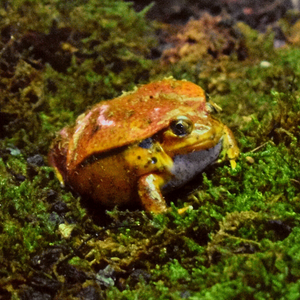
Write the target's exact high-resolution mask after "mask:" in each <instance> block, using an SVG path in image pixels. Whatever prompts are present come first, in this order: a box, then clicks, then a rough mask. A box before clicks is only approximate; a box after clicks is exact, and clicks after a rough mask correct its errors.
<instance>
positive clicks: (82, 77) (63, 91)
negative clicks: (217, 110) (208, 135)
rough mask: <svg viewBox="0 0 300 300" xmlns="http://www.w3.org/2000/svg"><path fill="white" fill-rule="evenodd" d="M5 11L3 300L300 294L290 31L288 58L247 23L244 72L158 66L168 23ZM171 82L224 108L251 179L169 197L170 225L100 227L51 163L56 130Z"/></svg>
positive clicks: (58, 6)
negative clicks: (160, 36)
mask: <svg viewBox="0 0 300 300" xmlns="http://www.w3.org/2000/svg"><path fill="white" fill-rule="evenodd" d="M0 15H1V21H0V26H1V28H0V29H1V48H2V49H1V50H0V55H1V57H0V66H1V79H0V86H1V95H0V105H1V106H0V107H1V111H0V113H1V122H0V125H1V132H0V138H1V140H0V205H1V211H0V218H1V223H0V237H1V238H0V274H1V278H0V295H1V297H0V298H1V299H9V298H12V299H19V298H21V299H33V298H35V299H102V298H105V299H146V298H147V299H299V298H300V292H299V291H300V256H299V253H300V242H299V241H300V217H299V212H300V204H299V203H300V193H299V191H300V180H299V178H300V168H299V164H300V150H299V139H300V135H299V129H300V128H299V126H300V112H299V111H300V94H299V88H300V64H299V61H300V49H299V48H298V47H297V41H298V40H299V38H297V35H296V33H295V31H293V30H292V29H291V28H290V27H288V22H287V21H286V20H285V21H283V22H282V24H283V25H284V26H283V29H284V30H285V31H286V32H287V34H290V35H291V36H292V38H293V39H292V41H296V42H295V43H294V44H293V43H292V44H289V45H287V46H285V47H284V48H281V49H277V50H274V48H273V34H272V32H267V33H266V34H264V35H262V34H258V33H257V32H255V31H254V30H251V29H250V28H249V27H247V26H245V25H244V24H237V25H236V26H235V29H234V30H235V32H236V33H237V32H238V33H239V35H237V34H236V35H235V36H238V37H237V39H239V42H240V43H241V44H242V45H243V47H244V49H245V50H246V52H247V55H246V56H245V57H244V59H243V60H242V61H241V60H239V57H238V54H237V53H236V52H234V51H233V52H232V53H231V55H224V54H220V55H217V56H216V55H215V57H213V56H212V55H209V54H208V55H206V54H205V55H203V57H202V58H201V57H200V58H199V57H196V58H195V57H191V56H189V60H188V61H186V60H184V59H179V60H178V61H176V63H174V64H172V63H161V61H159V60H158V61H152V60H150V59H149V58H147V57H149V53H150V49H151V47H153V46H154V45H155V42H154V38H155V26H157V24H156V25H155V26H154V25H153V24H151V23H150V22H149V21H146V20H145V18H144V13H143V12H142V13H139V14H137V13H135V12H134V11H133V10H132V9H131V7H130V5H129V4H128V3H124V2H121V1H111V0H110V1H102V4H101V5H99V2H98V1H93V0H90V1H79V0H78V1H73V2H62V1H55V0H52V1H42V2H41V1H21V0H19V1H13V2H5V4H3V5H2V6H1V7H0ZM297 26H298V25H296V28H297ZM29 32H30V34H29ZM70 32H71V33H70ZM24 36H25V37H26V38H24ZM53 36H55V37H57V38H60V43H59V45H57V46H56V48H55V47H54V48H52V52H51V51H50V52H51V53H48V52H47V49H48V47H49V46H50V45H49V44H47V39H49V37H53ZM66 37H67V38H66ZM137 37H139V38H137ZM28 40H29V41H30V43H29V46H26V45H27V44H26V43H25V41H28ZM220 40H221V41H223V40H224V37H222V39H220ZM43 41H44V42H45V45H43ZM215 46H216V45H215ZM20 49H22V50H20ZM36 49H38V50H39V51H35V50H36ZM216 49H217V50H218V49H222V47H221V46H220V47H219V46H218V47H217V46H216ZM217 50H216V51H217ZM202 53H206V51H202ZM264 61H265V62H264ZM62 62H63V63H62ZM60 63H61V64H60ZM169 75H173V76H174V77H175V78H178V79H188V80H191V81H193V82H195V83H197V84H199V85H201V86H202V87H203V88H204V89H205V90H206V91H207V92H208V93H209V95H210V97H211V99H212V100H213V101H215V102H216V103H217V104H219V105H220V106H221V107H222V108H223V112H222V113H221V114H220V118H222V121H224V123H226V124H228V126H229V127H230V128H232V130H233V131H234V134H235V136H236V137H237V140H238V143H239V146H240V148H241V156H240V159H239V160H238V162H237V167H236V169H234V170H232V169H231V168H230V166H229V164H228V162H223V163H221V164H216V165H214V166H212V167H211V168H210V169H209V170H207V171H206V172H205V173H204V174H203V176H200V177H199V178H198V179H196V180H195V182H194V184H195V185H197V186H198V188H197V189H195V190H193V192H191V186H192V185H189V188H186V190H183V192H182V195H181V196H180V197H179V199H178V196H175V195H170V196H169V197H168V199H169V201H170V202H171V204H170V205H171V206H172V207H173V211H172V212H169V213H167V214H164V215H157V216H154V215H151V214H147V213H145V212H143V211H121V210H118V209H117V208H116V209H114V210H112V211H110V212H107V213H106V214H103V213H102V214H101V218H102V219H100V217H98V219H97V218H96V217H95V216H92V215H91V214H90V213H89V212H88V211H87V210H86V209H85V208H84V207H83V205H82V203H81V202H80V199H79V197H76V196H75V195H72V194H71V193H70V192H69V191H67V190H66V189H63V188H61V187H60V185H59V183H58V181H57V180H56V179H55V177H54V173H53V170H52V169H51V168H50V167H48V166H47V163H46V155H47V151H48V149H49V146H50V143H51V141H52V139H53V137H54V136H55V132H57V131H58V130H59V129H60V128H62V127H63V126H64V125H65V124H68V123H70V122H73V121H74V120H75V118H76V117H77V116H78V114H80V113H81V112H83V111H84V110H85V109H86V107H88V106H89V105H92V104H94V103H97V102H99V101H100V100H103V99H109V98H113V97H114V96H116V95H119V94H120V93H121V91H122V90H129V89H131V88H132V87H133V86H134V85H136V84H139V83H145V82H148V81H150V80H154V79H157V78H161V77H164V76H169ZM187 191H190V193H188V192H187ZM185 205H191V206H193V210H188V211H187V212H186V213H184V214H183V215H179V214H178V213H177V208H178V207H182V206H185Z"/></svg>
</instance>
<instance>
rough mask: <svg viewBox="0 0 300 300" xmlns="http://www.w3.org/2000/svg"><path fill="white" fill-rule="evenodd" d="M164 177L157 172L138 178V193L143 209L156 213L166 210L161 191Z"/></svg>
mask: <svg viewBox="0 0 300 300" xmlns="http://www.w3.org/2000/svg"><path fill="white" fill-rule="evenodd" d="M163 183H164V179H163V178H162V177H161V176H159V175H157V174H147V175H143V176H141V177H140V178H139V181H138V193H139V196H140V199H141V203H142V205H143V207H144V209H145V210H147V211H151V212H154V213H156V214H159V213H163V212H166V211H167V205H166V201H165V199H164V197H163V195H162V193H161V189H160V188H161V186H162V185H163Z"/></svg>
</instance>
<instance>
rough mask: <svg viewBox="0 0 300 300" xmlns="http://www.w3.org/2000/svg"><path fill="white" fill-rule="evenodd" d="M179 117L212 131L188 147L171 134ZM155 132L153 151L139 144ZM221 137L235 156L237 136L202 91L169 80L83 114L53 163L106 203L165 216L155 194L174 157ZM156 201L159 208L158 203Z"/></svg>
mask: <svg viewBox="0 0 300 300" xmlns="http://www.w3.org/2000/svg"><path fill="white" fill-rule="evenodd" d="M179 115H181V116H187V117H188V118H189V120H190V121H191V122H192V123H194V124H198V125H197V126H198V127H199V126H200V127H199V128H200V129H201V126H203V128H211V129H210V130H209V132H208V133H207V134H206V135H202V136H199V138H198V137H197V136H196V139H195V138H194V140H197V143H195V142H193V143H195V144H189V143H191V142H189V140H187V139H186V140H185V139H184V138H181V137H180V138H179V137H178V136H175V135H174V134H173V135H172V132H169V131H170V130H169V129H168V127H169V125H170V122H172V121H173V120H174V119H175V118H177V117H178V116H179ZM199 124H200V125H199ZM195 126H196V125H195ZM155 134H157V135H160V138H159V139H158V140H159V142H157V145H156V146H155V147H154V148H153V149H152V150H151V151H150V150H147V149H142V148H141V147H138V146H137V145H138V144H139V142H141V141H142V140H144V139H146V138H149V137H152V136H153V135H155ZM222 136H226V138H225V140H226V142H225V143H226V146H225V147H226V148H232V149H233V150H234V151H233V152H232V151H231V152H232V153H230V154H229V153H228V156H229V158H231V159H234V158H236V157H237V155H238V148H237V146H236V144H235V140H234V137H233V135H232V133H231V131H230V130H229V129H228V128H227V127H226V126H225V125H223V124H222V123H221V122H219V121H217V120H215V119H213V118H211V117H210V115H209V111H208V106H207V103H206V99H205V93H204V91H203V90H202V89H201V87H199V86H197V85H195V84H193V83H191V82H188V81H178V80H174V79H172V78H169V79H164V80H162V81H158V82H153V83H150V84H147V85H144V86H141V87H140V88H138V89H137V90H136V91H133V92H130V93H126V94H124V95H122V96H120V97H118V98H115V99H113V100H108V101H103V102H100V103H99V104H96V105H95V106H94V107H93V108H92V109H91V110H89V111H87V112H86V113H85V114H83V115H81V116H79V117H78V119H77V120H76V124H75V126H73V127H66V128H64V129H63V130H62V131H61V132H60V134H59V136H58V138H57V139H56V141H54V143H53V145H52V148H51V150H50V152H49V163H50V165H52V166H53V167H54V168H55V169H56V172H57V175H58V177H61V178H60V179H61V181H63V182H64V183H67V184H69V185H70V186H72V187H73V188H74V189H75V190H76V191H78V192H79V193H80V194H82V195H86V196H89V197H91V198H93V199H94V200H95V201H100V202H101V203H102V204H104V205H107V206H114V205H116V204H117V205H122V204H130V203H134V202H139V201H140V202H142V204H143V206H144V207H145V208H146V209H147V210H150V211H154V212H161V211H165V209H166V206H165V203H164V199H163V196H162V195H160V196H157V195H156V192H157V193H158V194H159V193H160V191H159V189H160V186H162V184H163V183H165V182H166V181H167V180H169V179H170V177H171V175H170V171H169V170H170V169H171V166H172V157H173V156H174V155H176V154H184V153H188V152H191V151H198V150H203V149H209V148H211V147H214V146H215V145H216V144H217V143H218V142H219V140H220V139H221V138H222ZM198 140H199V141H201V143H200V142H198ZM227 144H228V145H229V146H228V147H227ZM226 150H227V149H226ZM149 152H151V153H150V154H149ZM149 155H150V156H149ZM155 155H156V158H157V159H158V163H157V164H156V165H154V166H152V165H151V164H150V163H149V160H150V157H151V156H152V158H153V156H155ZM148 156H149V157H148ZM137 158H138V159H137ZM149 174H154V177H153V176H152V177H149V176H148V175H149ZM142 176H145V177H144V178H142ZM147 176H148V177H147ZM147 178H148V179H147ZM149 178H151V181H149ZM149 182H150V185H151V186H150V187H148V186H147V185H148V184H149ZM154 194H155V195H156V196H155V197H154V196H153V195H154ZM139 198H141V199H139ZM154 198H155V199H154ZM156 198H160V199H159V201H158V200H157V199H156ZM138 200H139V201H138ZM155 201H156V202H157V201H158V202H160V204H159V205H157V204H153V202H155ZM156 202H155V203H156Z"/></svg>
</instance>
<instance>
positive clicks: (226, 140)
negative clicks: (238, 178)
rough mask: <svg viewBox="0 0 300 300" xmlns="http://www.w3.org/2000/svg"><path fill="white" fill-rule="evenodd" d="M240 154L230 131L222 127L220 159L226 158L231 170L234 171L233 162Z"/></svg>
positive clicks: (234, 164)
mask: <svg viewBox="0 0 300 300" xmlns="http://www.w3.org/2000/svg"><path fill="white" fill-rule="evenodd" d="M239 154H240V150H239V148H238V145H237V143H236V140H235V138H234V136H233V133H232V131H231V130H230V129H229V128H228V127H227V126H225V125H224V136H223V150H222V153H221V159H220V160H223V159H225V158H226V156H227V157H228V159H229V160H230V164H231V167H232V169H235V167H236V162H235V160H236V159H237V158H238V156H239Z"/></svg>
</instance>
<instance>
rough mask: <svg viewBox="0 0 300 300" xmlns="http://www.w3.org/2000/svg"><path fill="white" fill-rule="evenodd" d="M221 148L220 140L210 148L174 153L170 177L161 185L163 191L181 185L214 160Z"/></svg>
mask: <svg viewBox="0 0 300 300" xmlns="http://www.w3.org/2000/svg"><path fill="white" fill-rule="evenodd" d="M221 150H222V141H219V143H218V144H216V145H215V146H213V147H212V148H209V149H207V148H206V149H205V150H202V149H201V148H200V150H198V151H193V152H190V153H187V154H180V155H175V156H174V157H173V166H172V168H171V173H172V175H173V176H172V178H171V179H170V180H169V181H168V182H167V183H166V184H165V185H164V186H163V187H162V192H163V193H168V192H170V191H172V190H175V189H177V188H179V187H181V186H183V185H184V184H185V183H186V182H188V181H190V180H191V179H192V178H194V177H195V176H196V175H197V174H199V173H201V172H202V171H203V170H204V169H205V168H206V167H207V166H209V165H210V164H212V163H213V162H215V161H216V160H217V158H218V156H219V154H220V152H221Z"/></svg>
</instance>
